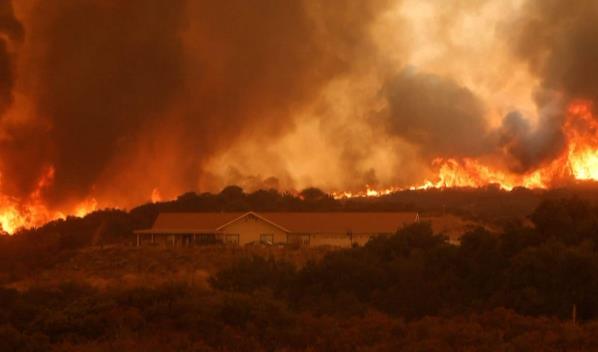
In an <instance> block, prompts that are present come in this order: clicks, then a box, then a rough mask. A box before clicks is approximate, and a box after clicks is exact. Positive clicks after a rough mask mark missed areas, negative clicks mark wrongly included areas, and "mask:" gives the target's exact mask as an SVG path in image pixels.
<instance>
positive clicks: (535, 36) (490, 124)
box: [0, 0, 598, 207]
mask: <svg viewBox="0 0 598 352" xmlns="http://www.w3.org/2000/svg"><path fill="white" fill-rule="evenodd" d="M515 2H517V3H519V2H518V1H513V3H515ZM505 3H506V2H503V1H498V0H494V1H493V0H485V1H479V2H467V4H465V2H461V1H455V2H447V4H450V6H448V5H447V6H443V5H439V3H438V2H435V1H430V0H427V1H424V0H422V1H415V0H395V1H393V0H357V1H354V0H339V1H324V0H258V1H252V2H247V1H243V0H230V1H221V2H218V1H207V0H197V1H195V0H128V1H119V0H106V1H99V0H86V1H70V0H56V1H47V0H22V1H19V3H16V2H13V3H11V2H10V1H3V2H1V5H0V114H2V116H4V118H0V122H2V123H1V124H0V172H1V173H2V179H1V181H2V182H1V184H0V187H1V189H0V194H4V195H8V196H14V197H16V198H22V197H24V196H26V195H28V194H30V193H31V192H32V191H33V190H34V189H35V188H36V185H37V183H38V181H39V179H40V177H41V176H42V175H43V174H44V173H45V172H47V170H49V167H50V166H53V168H54V170H55V172H54V175H53V179H52V182H51V183H52V185H51V187H50V186H49V187H46V188H45V189H44V190H43V192H42V193H43V198H44V199H45V200H47V201H48V203H49V204H50V205H51V206H56V207H60V206H61V205H63V204H67V203H70V202H77V201H80V200H81V199H83V198H85V197H87V196H89V195H93V196H94V197H97V198H98V199H99V201H100V203H102V201H103V200H108V201H106V202H104V203H106V204H109V203H112V204H113V205H119V206H128V205H132V204H135V203H137V202H140V201H143V200H147V199H149V196H150V194H151V193H152V190H153V189H154V188H157V189H159V190H160V192H161V193H162V194H166V195H170V196H172V195H176V194H177V193H182V192H184V191H188V190H198V189H200V190H215V189H214V188H216V187H215V186H214V185H220V184H219V183H218V182H216V181H215V180H217V179H218V177H220V176H221V175H222V172H220V171H221V170H220V171H219V170H214V168H213V167H211V166H214V165H217V166H219V167H221V169H225V170H229V171H228V172H229V173H231V174H233V176H234V178H235V179H238V180H244V179H250V180H251V182H252V183H260V182H261V181H263V180H269V181H268V182H264V183H263V184H267V185H278V184H281V185H283V186H282V187H284V185H289V184H290V185H294V184H295V182H296V184H297V185H299V187H302V186H320V183H318V182H319V181H321V180H322V179H324V178H325V177H328V181H331V182H328V183H326V184H327V185H330V186H331V188H332V187H333V186H338V187H337V188H342V187H343V186H344V187H348V188H351V187H359V184H362V183H368V184H384V185H389V184H391V183H393V182H395V181H397V180H399V181H400V182H403V183H401V184H400V186H405V185H407V183H409V182H415V181H417V180H421V179H416V178H417V177H420V178H421V175H422V172H421V171H422V168H423V167H424V166H423V165H429V162H430V161H431V159H433V158H436V157H447V158H448V157H485V156H488V155H492V156H494V157H495V158H494V159H493V160H496V159H501V158H502V159H501V161H504V163H505V164H506V165H508V167H509V168H510V169H511V171H514V172H518V173H526V172H528V171H530V170H533V169H534V168H535V167H537V166H539V165H541V164H543V163H546V162H548V161H550V160H551V159H552V158H554V157H555V156H556V155H558V154H559V152H561V151H562V148H563V132H562V130H561V129H562V124H563V121H564V118H565V113H566V108H567V106H568V104H569V103H570V102H571V101H572V100H574V99H586V100H590V101H593V102H596V103H598V85H596V84H595V81H596V80H597V79H598V26H596V25H595V23H596V21H597V20H598V5H597V4H596V2H595V1H591V0H587V1H586V0H582V1H579V2H577V3H576V4H575V6H572V5H571V4H570V2H568V1H565V0H547V1H540V0H528V1H527V2H526V3H525V4H524V5H523V7H518V6H514V7H513V9H512V11H513V13H510V14H509V17H508V18H505V19H504V20H503V21H502V22H501V23H500V26H498V25H497V26H492V28H491V30H488V31H487V32H485V33H479V36H478V33H476V32H475V31H474V30H470V29H469V28H468V27H467V26H470V25H472V24H473V25H475V24H476V19H477V18H478V17H477V16H478V15H480V16H487V14H498V13H499V12H500V11H498V10H497V9H499V10H500V9H509V6H508V5H504V4H505ZM12 5H14V6H15V7H14V9H13V6H12ZM453 5H454V6H453ZM499 5H500V6H502V7H500V6H499ZM493 6H495V7H493ZM496 6H498V7H496ZM435 7H436V8H437V13H440V14H443V15H442V16H443V17H440V18H434V17H430V18H428V17H426V16H427V15H428V14H427V12H426V11H429V9H430V8H435ZM449 8H450V9H451V11H448V9H449ZM410 11H411V12H410ZM409 13H411V14H412V15H413V16H414V18H419V19H420V20H421V21H423V22H422V23H424V26H414V27H413V28H411V27H409V26H408V25H406V24H405V23H403V19H402V18H401V16H408V14H409ZM472 13H473V14H475V15H476V16H473V17H472ZM484 14H486V15H484ZM430 16H432V15H430ZM497 16H498V15H497ZM17 18H18V19H19V20H20V21H19V20H18V19H17ZM407 22H408V21H407ZM433 23H436V25H435V26H431V24H433ZM478 25H479V23H478ZM460 26H462V28H461V27H460ZM420 27H421V28H420ZM430 27H434V28H431V29H430ZM409 30H413V33H411V32H409ZM25 33H26V34H27V35H26V36H25ZM455 33H459V35H461V36H463V38H462V41H461V42H457V41H456V40H455V38H458V37H459V35H455ZM426 35H432V36H436V37H435V38H436V42H433V41H431V42H425V43H424V42H423V41H420V39H421V38H423V37H425V36H426ZM488 38H491V39H490V40H488ZM478 39H479V41H480V42H482V41H484V40H486V41H490V42H492V43H495V42H497V43H500V45H498V44H497V45H494V44H493V45H488V46H485V47H483V49H484V50H480V52H477V53H476V52H475V50H471V49H472V45H473V44H472V43H477V42H478ZM410 40H411V41H412V42H413V43H412V45H411V46H409V45H408V42H409V41H410ZM487 48H488V49H497V50H496V52H492V51H489V50H486V49H487ZM474 49H475V48H474ZM507 49H512V50H511V51H509V50H507ZM17 53H18V55H17ZM505 53H508V54H509V55H510V56H508V58H507V57H506V56H507V54H505ZM453 54H454V56H455V57H458V58H453ZM476 55H477V56H478V57H481V56H484V57H488V62H487V63H486V62H484V63H483V64H482V63H480V62H479V61H480V60H479V59H478V58H477V57H476V58H474V56H476ZM497 57H498V58H497ZM464 60H465V61H466V62H464ZM493 60H494V61H493ZM515 62H518V63H521V62H523V63H525V64H526V65H527V71H529V72H528V73H530V76H532V78H531V79H530V81H531V80H532V79H537V81H538V82H539V86H538V87H536V88H537V89H536V93H535V96H534V102H535V105H536V106H537V111H536V113H535V115H536V116H537V119H536V120H537V121H533V119H531V118H530V116H531V115H533V114H534V112H533V111H531V112H530V111H529V109H518V105H517V104H515V103H513V104H512V105H509V104H506V103H504V101H506V100H509V99H507V98H505V96H507V95H508V94H507V93H506V92H505V91H508V90H509V89H510V88H509V87H510V84H511V83H512V82H510V81H509V79H507V78H504V77H506V76H508V75H509V74H510V72H504V71H505V70H504V67H511V66H513V65H514V63H515ZM495 64H496V66H495ZM522 66H523V65H522ZM496 67H498V68H496ZM499 68H500V69H499ZM493 70H494V71H493ZM505 87H506V88H505ZM517 93H519V91H517ZM528 93H529V92H528ZM493 99H496V101H500V104H501V106H500V109H497V108H496V106H493V103H494V102H495V101H494V100H493ZM530 104H531V103H530ZM505 106H508V107H505ZM497 111H498V112H497ZM493 113H494V114H496V115H497V116H498V118H497V119H495V120H493V121H490V119H489V117H488V116H489V115H490V114H493ZM8 115H10V116H11V118H10V121H8V120H9V119H7V118H6V116H8ZM503 116H504V117H503ZM501 117H503V118H502V119H501ZM499 119H501V121H498V120H499ZM300 133H302V134H303V135H297V134H300ZM393 154H394V156H393ZM231 155H232V156H231ZM222 156H227V157H231V158H232V159H234V158H235V157H236V160H234V161H236V162H235V163H232V162H231V163H228V161H229V160H223V159H222ZM414 156H415V157H414ZM497 156H498V157H497ZM241 159H242V160H241ZM215 160H216V161H218V160H220V161H221V162H220V163H218V162H215ZM298 165H300V166H298ZM245 166H247V167H245ZM395 167H396V168H400V176H397V174H399V172H397V171H396V170H395V169H393V168H395ZM256 169H257V170H256ZM298 169H301V170H298ZM230 170H233V171H234V172H232V171H230ZM424 171H425V170H424ZM254 175H255V177H254ZM314 175H315V176H314ZM356 175H357V176H356ZM310 177H311V178H310ZM298 179H300V180H299V181H298ZM254 180H256V181H255V182H254ZM273 180H274V181H276V182H274V181H273ZM337 180H340V181H338V182H339V183H336V184H335V183H334V182H333V181H337Z"/></svg>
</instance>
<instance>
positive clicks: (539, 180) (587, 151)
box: [333, 101, 598, 198]
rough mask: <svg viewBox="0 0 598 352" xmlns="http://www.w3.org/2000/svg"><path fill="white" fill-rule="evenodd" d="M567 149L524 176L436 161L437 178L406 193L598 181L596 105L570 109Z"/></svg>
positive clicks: (375, 192) (465, 162)
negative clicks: (594, 107) (594, 113)
mask: <svg viewBox="0 0 598 352" xmlns="http://www.w3.org/2000/svg"><path fill="white" fill-rule="evenodd" d="M563 132H564V136H565V142H566V143H565V149H564V150H563V152H562V154H561V155H560V156H559V157H557V158H556V159H554V160H553V161H551V162H550V163H548V164H546V165H544V166H542V167H540V168H538V169H536V170H534V171H532V172H530V173H527V174H524V175H520V174H515V173H512V172H509V171H507V170H503V169H501V168H498V167H495V166H492V165H486V164H484V163H483V162H481V161H480V160H477V159H472V158H461V159H455V158H449V159H440V158H438V159H435V160H433V161H432V168H433V169H434V170H435V175H436V176H435V177H434V178H432V179H430V180H426V181H424V182H423V183H421V184H418V185H414V186H411V187H408V188H406V189H411V190H421V189H430V188H451V187H472V188H478V187H483V186H486V185H489V184H495V185H498V186H499V187H500V188H502V189H504V190H512V189H513V188H515V187H526V188H536V189H544V188H548V187H550V186H553V185H556V184H559V183H563V182H570V181H575V180H580V181H582V180H592V181H598V120H597V119H596V118H595V117H594V116H593V115H592V104H591V103H589V102H586V101H577V102H574V103H572V104H571V105H570V106H569V109H568V111H567V118H566V120H565V123H564V124H563ZM404 189H405V188H399V187H391V188H386V189H372V188H370V186H366V189H365V190H364V191H362V192H338V193H333V196H334V197H335V198H353V197H370V196H381V195H386V194H390V193H393V192H396V191H400V190H404Z"/></svg>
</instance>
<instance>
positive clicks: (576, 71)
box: [502, 0, 598, 171]
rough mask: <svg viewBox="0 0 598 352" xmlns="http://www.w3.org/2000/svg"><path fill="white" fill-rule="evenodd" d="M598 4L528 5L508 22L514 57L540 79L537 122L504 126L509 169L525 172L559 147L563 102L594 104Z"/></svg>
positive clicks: (515, 119) (555, 1)
mask: <svg viewBox="0 0 598 352" xmlns="http://www.w3.org/2000/svg"><path fill="white" fill-rule="evenodd" d="M596 23H598V3H597V2H596V1H592V0H582V1H576V2H575V3H574V4H573V3H571V2H570V1H566V0H547V1H544V0H529V1H528V2H527V3H526V4H525V6H524V7H523V11H522V12H521V13H520V14H519V16H518V17H517V18H516V19H515V20H514V21H512V22H511V23H509V29H508V31H507V32H508V38H509V40H511V41H512V42H513V43H514V45H513V49H514V52H515V54H516V55H517V56H518V57H519V58H521V59H522V60H524V61H525V62H527V63H528V67H529V69H530V70H531V71H532V72H533V73H535V74H536V76H537V77H539V79H540V84H541V87H539V88H538V91H539V93H537V94H536V95H537V97H536V102H537V106H538V115H539V120H538V122H537V126H536V127H535V128H532V127H530V126H529V123H528V122H527V120H526V119H524V118H522V116H521V114H520V113H518V112H516V111H515V112H512V113H511V114H509V115H508V116H507V118H506V119H505V121H504V130H503V134H502V142H503V144H504V145H505V146H506V150H507V151H508V153H509V154H510V156H511V157H512V158H513V159H514V162H515V163H514V169H515V170H517V171H528V170H530V169H532V168H533V167H535V166H537V165H539V164H541V163H543V162H546V161H549V160H551V158H553V157H554V156H556V155H557V154H558V153H559V151H560V150H561V149H562V147H563V143H562V142H563V131H562V124H563V121H564V118H565V114H566V109H567V105H568V103H570V102H571V101H572V100H577V99H579V100H588V101H592V102H593V103H594V104H597V103H598V85H596V84H595V82H596V81H597V80H598V26H596Z"/></svg>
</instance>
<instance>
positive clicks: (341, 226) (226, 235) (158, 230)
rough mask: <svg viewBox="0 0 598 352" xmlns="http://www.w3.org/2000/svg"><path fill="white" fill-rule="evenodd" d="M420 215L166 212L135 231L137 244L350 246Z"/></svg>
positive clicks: (386, 213)
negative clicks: (147, 225) (145, 227)
mask: <svg viewBox="0 0 598 352" xmlns="http://www.w3.org/2000/svg"><path fill="white" fill-rule="evenodd" d="M418 220H419V215H418V214H417V213H415V212H378V213H344V212H327V213H284V212H281V213H256V212H246V213H161V214H159V215H158V217H157V219H156V221H155V222H154V225H153V226H152V228H151V229H147V230H138V231H135V233H136V235H137V238H136V240H137V245H138V246H140V245H142V244H148V243H152V244H166V245H171V246H190V245H196V244H208V243H223V244H232V245H241V246H242V245H246V244H251V243H263V244H273V245H277V244H294V245H305V246H318V245H332V246H341V247H348V246H351V245H353V244H360V245H361V244H364V243H365V242H367V241H368V240H369V239H370V238H371V237H373V236H377V235H390V234H394V233H396V231H397V230H398V229H399V228H401V227H403V226H404V225H406V224H409V223H413V222H416V221H418Z"/></svg>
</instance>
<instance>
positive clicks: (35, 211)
mask: <svg viewBox="0 0 598 352" xmlns="http://www.w3.org/2000/svg"><path fill="white" fill-rule="evenodd" d="M592 108H593V106H592V104H591V103H589V102H585V101H577V102H574V103H572V104H571V105H570V106H569V108H568V111H567V117H566V119H565V121H564V123H563V126H562V129H563V134H564V136H565V147H564V149H563V151H562V153H561V154H560V155H559V156H558V157H557V158H555V159H554V160H552V161H551V162H549V163H547V164H546V165H543V166H541V167H539V168H537V169H536V170H533V171H532V172H529V173H527V174H517V173H513V172H510V171H508V170H506V168H504V167H500V166H495V165H494V164H492V163H485V162H484V161H482V160H478V159H473V158H460V159H457V158H448V159H441V158H438V159H435V160H433V161H432V169H433V170H434V175H435V176H434V177H432V178H430V179H427V180H425V181H424V182H422V183H420V184H417V185H413V186H411V187H406V188H401V187H387V188H376V187H373V186H370V185H366V187H365V189H364V190H362V191H352V192H349V191H344V192H333V193H332V196H333V197H334V198H337V199H339V198H355V197H380V196H384V195H388V194H391V193H394V192H397V191H401V190H405V189H411V190H425V189H430V188H439V189H443V188H452V187H468V188H478V187H484V186H486V185H489V184H494V185H497V186H498V187H500V188H502V189H505V190H511V189H513V188H515V187H526V188H540V189H543V188H548V187H551V186H554V185H557V184H562V183H565V182H571V181H576V180H594V181H598V120H597V119H596V118H595V117H594V116H593V114H592V113H593V109H592ZM54 175H55V170H54V168H53V167H52V166H49V167H47V168H46V169H45V170H44V172H43V173H42V175H41V176H40V177H39V180H38V182H37V184H36V187H35V189H34V190H33V191H32V192H31V193H30V194H29V195H27V196H26V197H23V198H14V197H8V196H6V195H3V194H2V193H0V233H8V234H12V233H15V232H16V231H18V230H19V229H21V228H30V227H35V226H40V225H42V224H44V223H46V222H48V221H51V220H55V219H60V218H65V217H66V215H65V214H67V215H68V214H71V215H74V216H78V217H83V216H85V215H86V214H88V213H90V212H93V211H95V210H96V209H97V208H98V202H97V201H96V199H95V198H92V197H89V198H87V199H86V200H84V201H82V202H81V203H79V204H77V205H76V206H74V207H71V208H69V209H66V210H62V211H54V210H51V209H49V208H48V207H47V205H46V203H45V202H44V198H43V195H44V191H45V190H47V189H48V188H49V187H51V186H52V184H53V182H54ZM1 186H2V174H0V189H1ZM161 200H162V195H161V193H160V190H159V189H158V188H154V189H153V190H152V192H151V201H152V202H154V203H155V202H159V201H161Z"/></svg>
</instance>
